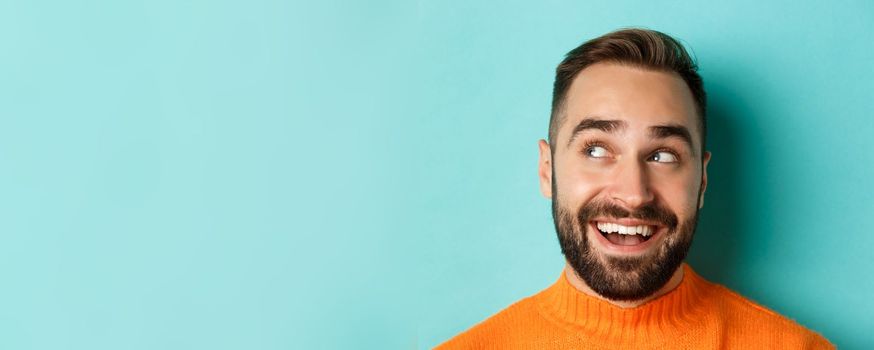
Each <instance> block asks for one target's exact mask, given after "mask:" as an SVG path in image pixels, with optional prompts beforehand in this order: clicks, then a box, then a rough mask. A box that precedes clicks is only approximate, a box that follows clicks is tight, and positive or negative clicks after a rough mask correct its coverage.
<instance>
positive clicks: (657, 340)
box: [437, 264, 834, 350]
mask: <svg viewBox="0 0 874 350" xmlns="http://www.w3.org/2000/svg"><path fill="white" fill-rule="evenodd" d="M682 268H683V269H685V271H684V276H683V281H682V282H681V283H680V285H679V286H677V288H675V289H674V290H672V291H670V292H668V293H667V294H665V295H663V296H661V297H659V298H657V299H655V300H653V301H650V302H648V303H646V304H644V305H641V306H638V307H635V308H627V309H624V308H620V307H617V306H615V305H613V304H611V303H609V302H607V301H604V300H601V299H598V298H595V297H592V296H589V295H587V294H585V293H582V292H580V291H579V290H577V289H576V288H575V287H573V286H572V285H571V284H570V282H568V280H567V278H566V276H565V274H564V272H562V274H561V277H559V279H558V281H557V282H556V283H555V284H553V285H552V286H550V287H549V288H547V289H545V290H543V291H541V292H540V293H537V294H535V295H533V296H531V297H528V298H525V299H522V300H520V301H519V302H517V303H515V304H513V305H511V306H510V307H508V308H506V309H504V310H503V311H501V312H499V313H498V314H496V315H494V316H492V317H490V318H488V319H487V320H485V321H483V322H482V323H480V324H478V325H476V326H474V327H473V328H471V329H469V330H467V331H465V332H463V333H461V334H459V335H457V336H456V337H454V338H452V339H450V340H449V341H447V342H446V343H443V344H441V345H440V346H438V347H437V349H441V350H442V349H833V348H834V346H833V345H832V344H830V343H829V342H828V341H827V340H826V339H825V338H823V337H822V336H820V335H819V334H817V333H814V332H812V331H810V330H808V329H805V328H804V327H802V326H800V325H798V324H797V323H795V322H793V321H791V320H789V319H787V318H785V317H783V316H780V315H778V314H777V313H775V312H773V311H771V310H768V309H766V308H764V307H762V306H759V305H757V304H755V303H753V302H751V301H749V300H747V299H745V298H743V297H741V296H740V295H738V294H736V293H734V292H732V291H730V290H728V289H726V288H725V287H723V286H720V285H717V284H713V283H710V282H708V281H706V280H704V279H703V278H701V276H698V275H697V274H696V273H695V272H694V271H692V269H691V268H690V267H689V266H688V265H686V264H683V267H682Z"/></svg>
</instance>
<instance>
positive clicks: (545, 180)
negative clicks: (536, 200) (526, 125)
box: [537, 139, 552, 198]
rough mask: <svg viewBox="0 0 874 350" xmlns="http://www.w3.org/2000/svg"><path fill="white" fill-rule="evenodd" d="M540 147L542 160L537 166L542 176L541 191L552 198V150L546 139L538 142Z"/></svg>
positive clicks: (538, 173)
mask: <svg viewBox="0 0 874 350" xmlns="http://www.w3.org/2000/svg"><path fill="white" fill-rule="evenodd" d="M537 146H538V147H539V148H540V161H539V162H538V166H537V175H538V176H539V177H540V193H543V196H544V197H546V198H552V151H551V150H550V149H549V143H547V142H546V140H542V139H541V140H540V141H538V142H537Z"/></svg>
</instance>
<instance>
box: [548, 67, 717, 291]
mask: <svg viewBox="0 0 874 350" xmlns="http://www.w3.org/2000/svg"><path fill="white" fill-rule="evenodd" d="M563 113H564V121H563V122H562V123H561V125H560V126H559V130H558V132H557V134H556V139H555V140H554V147H553V148H552V149H550V146H549V145H548V144H547V143H546V142H545V141H543V140H541V141H540V182H541V191H542V192H543V194H544V195H545V196H547V197H549V198H552V200H553V216H554V219H555V224H556V230H557V231H558V235H559V241H560V243H561V246H562V252H563V253H564V254H565V257H566V259H567V260H568V263H569V265H570V266H571V267H572V268H573V269H574V270H575V272H576V273H577V275H579V276H580V277H581V278H582V279H583V280H584V281H585V282H586V284H587V285H588V286H589V287H590V288H592V289H593V290H594V291H595V292H597V293H598V294H600V295H601V296H603V297H605V298H608V299H612V300H625V301H628V300H641V299H644V298H646V297H647V296H650V295H652V294H653V293H655V292H656V291H657V290H658V289H659V288H661V287H662V286H664V285H665V283H667V282H668V280H669V279H670V278H671V276H672V275H673V273H674V272H675V271H676V269H677V268H678V267H679V266H680V264H681V263H682V261H683V259H684V258H685V256H686V252H687V251H688V248H689V246H690V245H691V242H692V236H693V234H694V231H695V226H696V223H697V216H698V209H700V207H701V206H702V205H703V195H704V189H705V188H706V185H707V175H706V167H707V162H708V161H709V159H710V154H709V152H708V153H704V154H702V153H701V149H702V147H701V140H702V137H701V135H700V132H701V131H700V128H699V126H698V117H697V114H696V109H695V103H694V100H693V98H692V95H691V92H690V91H689V88H688V87H687V86H686V84H685V82H683V80H682V79H681V78H680V77H679V76H677V75H675V74H673V73H666V72H657V71H652V70H646V69H641V68H635V67H630V66H623V65H618V64H609V63H598V64H595V65H592V66H589V67H587V68H586V69H584V70H583V71H581V72H580V73H579V74H578V75H577V77H576V78H575V79H574V81H573V83H572V84H571V87H570V89H569V90H568V93H567V96H566V99H565V104H564V109H563Z"/></svg>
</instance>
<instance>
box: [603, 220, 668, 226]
mask: <svg viewBox="0 0 874 350" xmlns="http://www.w3.org/2000/svg"><path fill="white" fill-rule="evenodd" d="M592 222H604V223H611V224H619V225H622V226H641V225H648V226H662V225H661V224H659V223H656V222H648V221H644V220H638V219H631V218H624V219H612V218H599V219H593V220H592Z"/></svg>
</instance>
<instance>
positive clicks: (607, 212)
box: [578, 202, 679, 231]
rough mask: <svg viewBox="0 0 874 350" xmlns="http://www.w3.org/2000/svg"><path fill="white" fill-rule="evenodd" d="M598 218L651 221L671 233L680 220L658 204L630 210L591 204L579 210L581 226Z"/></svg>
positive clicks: (599, 203)
mask: <svg viewBox="0 0 874 350" xmlns="http://www.w3.org/2000/svg"><path fill="white" fill-rule="evenodd" d="M596 217H610V218H614V219H626V218H629V219H638V220H644V221H651V222H656V223H659V224H662V225H664V226H666V227H668V228H669V229H670V230H671V231H673V230H675V229H676V228H677V225H679V219H677V215H676V214H674V212H672V211H671V210H670V209H668V208H665V207H664V206H661V205H659V204H657V203H647V204H644V205H642V206H640V207H638V208H636V209H634V210H633V211H632V210H628V209H625V208H623V207H620V206H618V205H616V204H613V203H608V202H590V203H587V204H586V205H584V206H582V207H581V208H580V210H579V214H578V219H579V223H580V224H581V225H584V224H585V223H586V222H589V221H590V220H592V219H593V218H596Z"/></svg>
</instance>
